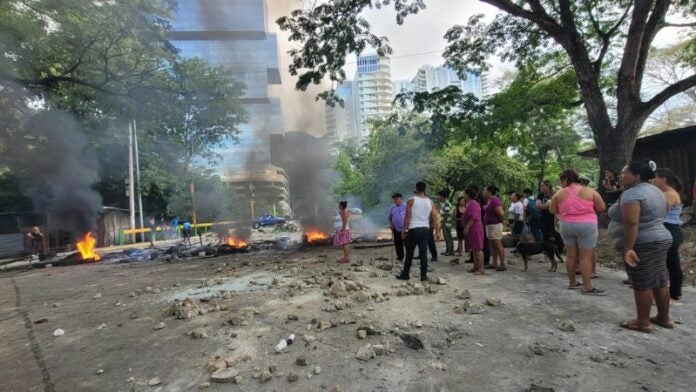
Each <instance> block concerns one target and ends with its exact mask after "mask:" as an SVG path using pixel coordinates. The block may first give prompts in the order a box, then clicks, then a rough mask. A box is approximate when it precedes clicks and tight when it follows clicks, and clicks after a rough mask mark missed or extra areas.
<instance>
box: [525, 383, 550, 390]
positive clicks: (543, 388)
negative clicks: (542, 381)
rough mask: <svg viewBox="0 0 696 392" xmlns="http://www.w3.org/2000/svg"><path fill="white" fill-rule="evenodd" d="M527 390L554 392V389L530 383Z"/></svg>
mask: <svg viewBox="0 0 696 392" xmlns="http://www.w3.org/2000/svg"><path fill="white" fill-rule="evenodd" d="M529 392H554V389H553V388H550V387H545V386H543V385H538V384H532V385H531V386H530V387H529Z"/></svg>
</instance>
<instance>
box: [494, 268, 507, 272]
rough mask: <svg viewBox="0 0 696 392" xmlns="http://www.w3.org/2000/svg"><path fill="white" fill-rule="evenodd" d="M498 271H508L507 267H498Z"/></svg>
mask: <svg viewBox="0 0 696 392" xmlns="http://www.w3.org/2000/svg"><path fill="white" fill-rule="evenodd" d="M495 270H496V271H499V272H502V271H507V267H498V268H496V269H495Z"/></svg>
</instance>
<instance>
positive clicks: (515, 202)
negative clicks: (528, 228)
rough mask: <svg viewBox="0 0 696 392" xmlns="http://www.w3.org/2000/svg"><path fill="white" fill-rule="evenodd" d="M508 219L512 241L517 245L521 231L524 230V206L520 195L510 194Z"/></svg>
mask: <svg viewBox="0 0 696 392" xmlns="http://www.w3.org/2000/svg"><path fill="white" fill-rule="evenodd" d="M508 217H509V218H510V226H511V227H512V241H513V243H514V244H515V245H517V243H518V242H520V239H521V238H522V231H523V230H524V204H523V203H522V195H520V194H519V193H517V192H511V193H510V208H509V209H508Z"/></svg>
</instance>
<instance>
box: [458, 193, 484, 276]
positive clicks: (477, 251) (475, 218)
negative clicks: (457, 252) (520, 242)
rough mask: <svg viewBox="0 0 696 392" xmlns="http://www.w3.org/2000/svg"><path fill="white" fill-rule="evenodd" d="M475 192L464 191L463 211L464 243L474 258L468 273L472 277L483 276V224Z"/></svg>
mask: <svg viewBox="0 0 696 392" xmlns="http://www.w3.org/2000/svg"><path fill="white" fill-rule="evenodd" d="M476 193H477V192H476V191H475V190H473V189H471V188H467V189H465V190H464V200H465V201H466V210H465V211H464V217H463V223H464V229H463V232H464V241H465V243H466V250H467V252H471V253H472V254H473V256H474V268H472V269H471V270H470V271H469V272H473V273H474V275H485V274H486V273H485V272H484V270H483V237H484V236H483V223H482V222H481V205H480V204H479V203H478V201H477V200H476Z"/></svg>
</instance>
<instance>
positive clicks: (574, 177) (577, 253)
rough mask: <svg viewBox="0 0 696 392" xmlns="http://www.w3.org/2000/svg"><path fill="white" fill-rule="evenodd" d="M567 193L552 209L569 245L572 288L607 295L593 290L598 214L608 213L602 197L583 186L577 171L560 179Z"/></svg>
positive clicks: (553, 201) (554, 201)
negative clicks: (578, 278)
mask: <svg viewBox="0 0 696 392" xmlns="http://www.w3.org/2000/svg"><path fill="white" fill-rule="evenodd" d="M559 178H560V180H561V185H562V186H563V189H562V190H560V191H558V192H557V193H556V194H555V195H554V196H553V198H552V199H551V203H550V206H549V211H551V213H552V214H556V215H557V216H558V219H559V221H560V232H561V238H563V242H564V243H565V247H566V252H567V258H566V271H567V273H568V288H569V289H577V288H580V287H582V290H581V291H580V292H581V293H582V294H587V295H606V294H607V293H606V292H605V291H604V290H598V289H597V288H594V287H592V261H593V260H594V248H595V246H596V245H597V235H598V227H597V224H598V220H597V213H599V212H604V210H606V205H605V204H604V200H602V197H601V196H600V195H599V193H597V191H595V190H594V189H592V188H588V187H585V186H582V185H580V183H579V181H580V176H578V173H577V172H576V171H575V170H573V169H567V170H564V171H563V172H562V173H561V175H560V176H559ZM578 261H579V262H580V272H581V274H582V284H580V283H577V282H576V275H575V267H576V265H577V263H578Z"/></svg>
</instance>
